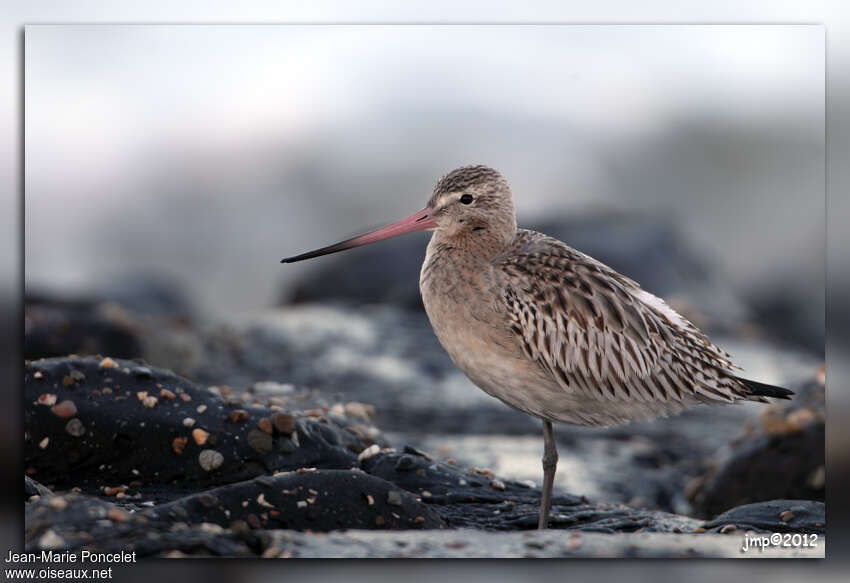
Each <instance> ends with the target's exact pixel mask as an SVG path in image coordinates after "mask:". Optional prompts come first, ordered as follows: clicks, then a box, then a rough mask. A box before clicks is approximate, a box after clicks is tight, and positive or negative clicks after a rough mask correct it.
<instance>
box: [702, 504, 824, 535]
mask: <svg viewBox="0 0 850 583" xmlns="http://www.w3.org/2000/svg"><path fill="white" fill-rule="evenodd" d="M730 524H733V525H735V526H736V527H737V528H738V529H739V530H747V529H750V530H755V531H760V532H799V533H818V534H825V533H826V507H825V505H824V503H823V502H816V501H813V500H770V501H768V502H756V503H754V504H745V505H743V506H738V507H737V508H733V509H731V510H728V511H726V512H724V513H722V514H720V515H719V516H718V517H717V518H715V519H714V520H712V521H710V522H707V523H705V524H703V528H705V529H706V530H708V531H720V530H722V529H723V528H724V527H725V526H728V525H730Z"/></svg>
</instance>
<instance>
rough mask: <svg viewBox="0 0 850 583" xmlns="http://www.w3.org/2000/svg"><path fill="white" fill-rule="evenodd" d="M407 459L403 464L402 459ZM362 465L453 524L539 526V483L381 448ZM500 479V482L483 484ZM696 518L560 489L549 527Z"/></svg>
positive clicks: (667, 527) (613, 527)
mask: <svg viewBox="0 0 850 583" xmlns="http://www.w3.org/2000/svg"><path fill="white" fill-rule="evenodd" d="M401 459H405V460H406V461H405V463H403V464H402V469H399V467H398V466H399V461H400V460H401ZM361 467H362V468H363V470H364V471H366V472H368V473H370V474H372V475H373V476H378V477H381V478H383V479H384V480H387V481H388V482H392V483H393V484H395V485H397V486H399V487H400V488H403V489H404V490H407V491H408V492H412V493H415V494H417V495H418V496H419V497H420V498H421V500H422V501H423V502H425V503H427V504H429V505H431V506H433V507H434V509H435V511H436V512H438V513H439V514H440V516H442V517H443V519H444V520H445V522H446V524H447V525H448V526H449V527H451V528H476V529H484V530H528V529H534V528H536V527H537V518H538V512H539V505H540V489H538V488H531V487H529V486H528V485H527V484H522V483H519V482H516V481H513V480H503V479H496V478H494V477H492V476H491V475H490V474H489V472H486V471H480V470H479V471H476V470H471V469H468V468H464V467H462V466H459V465H456V464H447V463H442V462H435V461H433V460H430V459H428V458H427V457H425V456H422V455H411V454H409V453H404V454H398V453H395V452H387V453H379V454H377V455H374V456H371V457H368V458H366V459H364V460H362V461H361ZM491 481H497V482H498V485H499V487H498V488H490V487H488V488H484V487H482V486H483V485H484V484H485V483H486V484H490V483H491ZM698 524H699V523H698V521H696V520H693V519H689V518H686V517H683V516H676V515H673V514H668V513H664V512H656V511H648V510H637V509H632V508H626V507H623V506H617V505H611V504H594V503H591V502H590V501H588V500H587V499H586V498H583V497H580V496H572V495H566V494H558V493H556V494H555V495H554V496H553V500H552V516H551V520H550V527H551V528H569V529H573V530H581V531H589V532H610V533H613V532H632V531H635V530H644V531H647V532H673V531H674V530H677V531H678V532H690V531H692V530H693V529H694V528H696V527H697V526H698Z"/></svg>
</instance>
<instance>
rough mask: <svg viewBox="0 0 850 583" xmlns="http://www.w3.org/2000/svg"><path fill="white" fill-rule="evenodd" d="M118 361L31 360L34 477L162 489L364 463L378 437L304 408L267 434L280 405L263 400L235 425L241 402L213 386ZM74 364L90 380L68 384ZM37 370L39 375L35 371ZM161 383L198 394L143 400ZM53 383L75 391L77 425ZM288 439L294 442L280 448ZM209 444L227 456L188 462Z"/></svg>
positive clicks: (67, 392)
mask: <svg viewBox="0 0 850 583" xmlns="http://www.w3.org/2000/svg"><path fill="white" fill-rule="evenodd" d="M115 361H116V362H117V363H118V364H119V368H102V367H100V366H99V363H100V362H101V359H100V358H53V359H44V360H38V361H33V362H29V363H27V366H26V370H25V379H24V380H25V401H26V403H27V405H26V410H25V412H24V420H25V430H26V439H25V446H24V455H25V458H26V464H27V466H28V468H30V470H29V471H28V475H30V476H31V477H33V478H35V479H38V480H39V481H42V482H45V483H48V484H52V485H54V486H57V487H60V488H70V487H72V486H79V487H81V488H83V490H84V491H93V490H96V489H97V488H98V487H99V486H100V485H101V484H103V483H104V482H106V483H128V482H130V481H132V480H137V479H139V480H142V481H143V482H144V483H145V484H146V485H148V486H147V487H148V490H150V491H151V492H156V491H157V488H159V489H160V492H162V488H165V486H167V485H169V484H172V483H174V484H180V486H181V487H183V488H197V487H204V486H209V485H215V484H224V483H230V482H236V481H241V480H245V479H247V478H250V477H253V476H256V475H259V474H263V473H267V472H272V471H276V470H294V469H297V468H301V467H323V468H348V467H352V466H356V465H357V457H356V453H357V452H360V451H362V450H363V449H365V448H366V447H367V446H368V445H370V444H371V441H369V440H368V438H366V437H365V436H364V435H363V434H357V433H354V432H352V431H349V430H348V429H346V428H345V427H344V425H340V424H338V423H336V422H335V421H333V420H331V419H327V418H322V419H314V418H307V417H304V418H299V417H297V416H296V421H295V424H294V428H293V435H292V436H289V437H288V436H284V435H278V436H275V435H269V434H267V433H264V432H262V431H260V430H258V429H255V428H256V426H257V423H258V421H259V420H260V419H262V418H264V417H270V416H271V415H272V414H274V413H276V411H273V410H270V409H268V408H264V407H259V406H251V407H240V409H242V410H243V411H244V415H247V418H246V420H245V422H243V423H231V422H229V421H228V420H227V418H228V415H229V414H230V413H231V412H232V410H234V406H232V405H228V404H226V403H225V402H224V401H223V400H222V399H221V398H220V397H218V396H217V395H215V394H213V393H211V392H210V391H207V390H206V389H203V388H201V387H199V386H197V385H195V384H193V383H191V382H189V381H187V380H185V379H182V378H180V377H178V376H176V375H174V374H173V373H171V372H168V371H164V370H160V369H157V368H155V367H147V366H140V365H139V364H138V363H137V362H134V361H127V360H121V359H115ZM72 371H78V372H79V373H81V374H84V376H85V378H84V379H83V380H80V381H79V382H77V383H74V384H73V385H70V386H65V385H64V384H63V383H62V378H64V377H65V376H69V375H70V374H71V372H72ZM36 372H38V373H40V374H39V376H40V377H41V378H38V379H36V378H35V374H36ZM106 388H108V389H109V391H108V392H107V391H105V389H106ZM162 388H165V389H167V390H169V391H171V392H173V393H174V394H175V395H180V394H187V395H190V397H191V398H190V400H189V401H185V400H183V399H180V398H175V399H164V400H163V401H160V402H159V403H158V404H157V405H156V406H155V407H153V408H148V407H146V406H145V404H144V400H145V398H147V396H146V397H145V398H142V399H141V400H140V399H139V394H140V393H142V394H144V393H154V392H156V393H157V394H159V391H160V389H162ZM45 389H49V390H50V391H51V392H53V393H55V394H56V395H57V398H58V400H59V401H60V403H61V402H64V401H66V400H71V399H73V402H74V403H75V408H76V412H75V413H76V416H75V418H74V419H75V420H77V423H75V424H74V426H73V427H71V426H70V425H68V421H67V420H66V419H64V418H62V417H60V416H57V415H56V414H54V413H53V412H51V408H50V407H46V406H44V405H41V404H39V403H38V398H39V395H41V394H43V392H44V391H45ZM148 396H149V395H148ZM199 410H201V411H202V412H201V413H198V411H199ZM189 414H191V415H192V416H193V417H194V418H195V419H196V425H195V427H194V428H189V427H187V426H186V425H185V424H184V420H185V419H186V418H187V416H189ZM240 415H241V414H240ZM72 421H73V420H72ZM190 437H191V438H192V439H190ZM293 437H295V438H296V439H292V438H293ZM376 437H377V436H376ZM45 438H48V439H49V447H46V448H42V447H40V446H39V444H40V443H42V442H43V440H44V439H45ZM296 440H297V443H296ZM282 441H286V442H287V446H280V443H281V442H282ZM202 450H214V451H216V452H218V453H219V454H220V455H221V456H222V458H223V460H220V459H219V458H218V456H215V459H213V458H205V462H206V463H205V464H204V465H205V466H206V467H204V466H203V465H202V464H200V463H197V462H196V463H187V460H186V456H189V457H190V458H192V459H195V460H197V459H198V456H199V455H200V454H201V452H202ZM205 455H206V456H209V455H211V454H205ZM155 485H158V486H155Z"/></svg>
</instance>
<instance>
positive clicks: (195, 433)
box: [192, 427, 210, 445]
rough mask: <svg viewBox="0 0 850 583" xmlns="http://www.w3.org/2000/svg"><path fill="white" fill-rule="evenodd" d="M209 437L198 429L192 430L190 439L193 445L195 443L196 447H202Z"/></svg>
mask: <svg viewBox="0 0 850 583" xmlns="http://www.w3.org/2000/svg"><path fill="white" fill-rule="evenodd" d="M209 437H210V434H209V433H207V432H206V431H204V430H203V429H201V428H200V427H199V428H198V429H193V430H192V439H194V440H195V443H197V444H198V445H204V444H205V443H206V442H207V439H209Z"/></svg>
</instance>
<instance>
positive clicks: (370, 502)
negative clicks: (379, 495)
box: [366, 494, 375, 506]
mask: <svg viewBox="0 0 850 583" xmlns="http://www.w3.org/2000/svg"><path fill="white" fill-rule="evenodd" d="M366 504H368V505H369V506H374V505H375V499H374V498H373V497H372V495H371V494H366Z"/></svg>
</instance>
